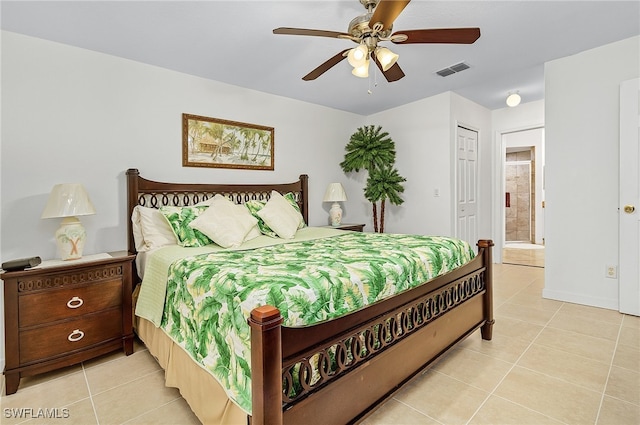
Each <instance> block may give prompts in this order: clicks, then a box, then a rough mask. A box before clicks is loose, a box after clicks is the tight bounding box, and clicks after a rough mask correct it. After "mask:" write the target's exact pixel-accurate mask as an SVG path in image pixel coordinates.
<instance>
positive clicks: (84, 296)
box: [18, 278, 122, 328]
mask: <svg viewBox="0 0 640 425" xmlns="http://www.w3.org/2000/svg"><path fill="white" fill-rule="evenodd" d="M18 303H19V316H20V327H21V328H25V327H29V326H33V325H38V324H45V323H51V322H55V321H57V320H61V319H68V318H73V317H77V316H81V315H83V314H88V313H94V312H98V311H101V310H106V309H108V308H111V307H118V306H120V305H121V304H122V279H121V278H118V279H112V280H108V281H103V282H100V283H93V284H89V285H84V286H78V287H75V288H66V289H58V290H50V291H42V292H37V293H32V294H28V295H21V296H20V297H19V301H18Z"/></svg>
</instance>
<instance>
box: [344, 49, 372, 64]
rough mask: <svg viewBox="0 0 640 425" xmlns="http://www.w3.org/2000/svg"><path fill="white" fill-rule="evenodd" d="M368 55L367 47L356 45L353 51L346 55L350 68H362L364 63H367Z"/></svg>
mask: <svg viewBox="0 0 640 425" xmlns="http://www.w3.org/2000/svg"><path fill="white" fill-rule="evenodd" d="M368 55H369V49H368V48H367V46H365V45H364V44H360V45H358V47H354V48H353V49H351V50H349V53H348V54H347V61H348V62H349V65H351V66H352V67H354V68H358V67H361V66H363V65H364V64H365V62H368V58H367V56H368Z"/></svg>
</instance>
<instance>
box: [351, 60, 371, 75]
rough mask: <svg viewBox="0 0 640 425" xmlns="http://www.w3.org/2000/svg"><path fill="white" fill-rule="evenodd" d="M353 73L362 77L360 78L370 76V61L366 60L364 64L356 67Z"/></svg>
mask: <svg viewBox="0 0 640 425" xmlns="http://www.w3.org/2000/svg"><path fill="white" fill-rule="evenodd" d="M351 73H352V74H353V75H355V76H356V77H360V78H367V77H369V61H368V60H367V61H365V63H364V65H362V66H356V67H354V68H353V70H352V71H351Z"/></svg>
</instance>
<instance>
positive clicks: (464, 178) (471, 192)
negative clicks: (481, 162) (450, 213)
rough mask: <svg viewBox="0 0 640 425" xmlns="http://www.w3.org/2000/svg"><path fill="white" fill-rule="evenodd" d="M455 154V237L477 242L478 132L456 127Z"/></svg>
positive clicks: (472, 244) (473, 243)
mask: <svg viewBox="0 0 640 425" xmlns="http://www.w3.org/2000/svg"><path fill="white" fill-rule="evenodd" d="M456 148H457V154H456V237H457V238H459V239H462V240H465V241H467V242H469V243H470V244H471V246H475V244H476V242H477V241H478V217H477V214H478V132H476V131H473V130H469V129H467V128H464V127H458V132H457V144H456Z"/></svg>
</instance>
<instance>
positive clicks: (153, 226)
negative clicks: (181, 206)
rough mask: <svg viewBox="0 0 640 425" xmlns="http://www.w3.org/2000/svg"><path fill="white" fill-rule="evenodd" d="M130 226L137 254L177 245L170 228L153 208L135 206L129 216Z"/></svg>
mask: <svg viewBox="0 0 640 425" xmlns="http://www.w3.org/2000/svg"><path fill="white" fill-rule="evenodd" d="M131 224H132V225H133V226H132V229H133V239H134V241H135V245H136V251H138V252H145V251H151V250H152V249H155V248H160V247H161V246H166V245H176V244H177V243H178V240H177V239H176V235H175V234H174V233H173V230H171V226H169V223H167V220H166V219H165V218H164V216H163V215H162V214H161V213H160V211H158V210H157V209H155V208H149V207H143V206H141V205H137V206H136V207H135V208H134V209H133V213H132V214H131Z"/></svg>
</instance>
